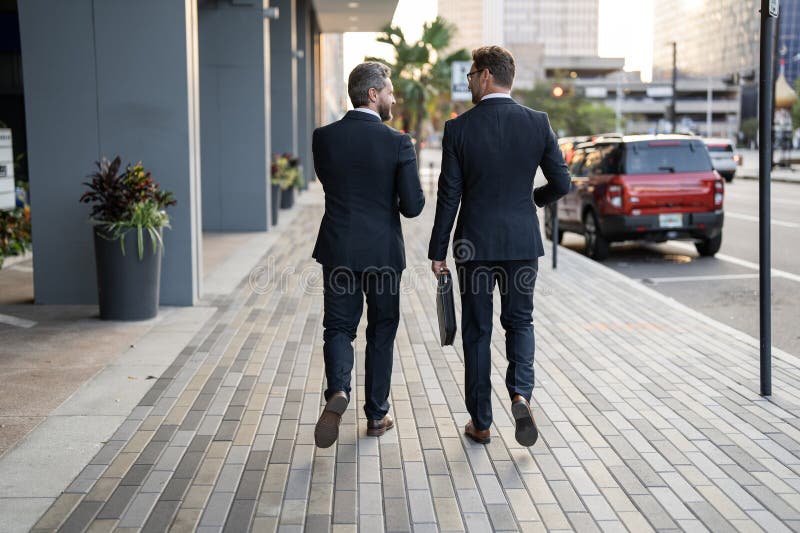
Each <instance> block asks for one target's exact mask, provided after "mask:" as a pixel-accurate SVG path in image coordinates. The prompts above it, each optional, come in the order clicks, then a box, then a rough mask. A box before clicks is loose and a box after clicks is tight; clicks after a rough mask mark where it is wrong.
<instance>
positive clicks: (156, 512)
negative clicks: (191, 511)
mask: <svg viewBox="0 0 800 533" xmlns="http://www.w3.org/2000/svg"><path fill="white" fill-rule="evenodd" d="M179 505H180V502H178V501H159V502H157V503H156V506H155V507H154V508H153V512H152V513H150V516H149V518H148V519H147V522H145V524H144V527H143V528H142V533H157V532H159V531H167V529H169V526H170V524H171V523H172V519H173V517H174V516H175V513H176V512H177V511H178V506H179Z"/></svg>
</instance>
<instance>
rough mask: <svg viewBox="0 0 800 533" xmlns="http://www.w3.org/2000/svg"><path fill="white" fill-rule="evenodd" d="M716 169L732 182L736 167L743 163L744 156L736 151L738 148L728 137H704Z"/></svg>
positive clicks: (726, 179)
mask: <svg viewBox="0 0 800 533" xmlns="http://www.w3.org/2000/svg"><path fill="white" fill-rule="evenodd" d="M703 143H705V145H706V148H707V149H708V155H710V156H711V162H712V163H713V164H714V170H716V171H717V172H719V175H720V176H722V177H723V178H724V179H725V181H727V182H728V183H730V182H731V181H733V177H734V176H735V175H736V167H738V166H739V165H741V164H742V156H741V155H739V154H738V153H736V148H735V147H734V145H733V143H732V142H731V141H730V140H728V139H722V138H706V139H703Z"/></svg>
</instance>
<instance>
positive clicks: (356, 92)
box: [347, 61, 392, 107]
mask: <svg viewBox="0 0 800 533" xmlns="http://www.w3.org/2000/svg"><path fill="white" fill-rule="evenodd" d="M391 74H392V71H391V70H390V69H389V67H387V66H386V65H384V64H383V63H375V62H373V61H368V62H367V63H361V64H360V65H358V66H357V67H356V68H354V69H353V71H352V72H351V73H350V76H349V77H348V78H347V94H348V95H350V101H351V102H353V107H361V106H364V105H367V104H369V90H370V89H372V88H374V89H377V90H378V91H380V90H381V89H383V88H384V86H385V85H386V79H387V78H388V77H389V76H391Z"/></svg>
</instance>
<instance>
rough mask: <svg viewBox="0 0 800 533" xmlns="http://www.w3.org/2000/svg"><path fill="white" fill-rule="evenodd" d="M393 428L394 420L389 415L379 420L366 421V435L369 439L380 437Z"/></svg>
mask: <svg viewBox="0 0 800 533" xmlns="http://www.w3.org/2000/svg"><path fill="white" fill-rule="evenodd" d="M393 427H394V420H392V417H391V416H389V415H386V416H384V417H383V418H381V419H380V420H367V435H369V436H370V437H380V436H381V435H383V434H384V433H386V432H387V431H389V430H390V429H392V428H393Z"/></svg>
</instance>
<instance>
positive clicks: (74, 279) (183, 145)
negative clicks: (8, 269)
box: [18, 0, 202, 305]
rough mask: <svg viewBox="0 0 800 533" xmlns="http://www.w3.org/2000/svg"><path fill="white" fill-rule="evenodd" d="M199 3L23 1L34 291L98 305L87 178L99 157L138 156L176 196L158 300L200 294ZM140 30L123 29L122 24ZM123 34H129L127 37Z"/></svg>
mask: <svg viewBox="0 0 800 533" xmlns="http://www.w3.org/2000/svg"><path fill="white" fill-rule="evenodd" d="M196 5H197V4H196V0H137V1H136V2H130V1H127V0H73V1H70V2H63V1H62V0H25V1H24V2H18V6H19V18H20V30H21V38H22V61H23V75H24V82H25V83H24V86H25V111H26V122H27V131H28V155H29V174H30V186H31V203H32V209H33V213H34V215H33V250H34V293H35V300H36V302H37V303H42V304H92V303H96V302H97V286H96V277H95V266H94V251H93V241H92V229H91V226H90V225H89V224H88V223H87V219H88V215H89V207H88V206H86V205H85V204H80V203H78V198H79V197H80V195H81V193H82V192H83V191H84V190H85V187H84V186H83V185H82V182H84V181H86V175H87V174H89V173H90V172H92V170H93V162H94V161H96V160H97V159H99V158H100V157H102V156H106V157H108V158H113V157H114V156H116V155H120V156H121V157H122V159H123V161H124V162H126V163H136V162H138V161H142V163H143V164H144V166H145V168H147V169H148V170H150V171H152V174H153V178H154V179H155V180H156V181H157V182H158V183H159V184H160V185H161V186H162V188H163V189H165V190H169V191H172V192H173V193H174V194H175V198H176V199H177V201H178V204H177V205H176V206H173V207H170V208H169V210H168V213H169V215H170V221H171V225H172V229H171V230H165V232H164V243H165V253H164V259H163V264H162V272H161V303H162V304H167V305H193V304H194V303H195V302H196V301H197V299H198V297H199V293H200V280H201V279H202V274H201V265H202V261H201V241H200V228H201V226H202V224H201V213H200V206H199V202H200V198H199V197H200V191H199V187H200V153H199V144H200V139H199V123H198V122H199V105H198V83H197V81H198V58H197V8H196ZM123 27H124V28H135V29H136V31H133V32H127V33H124V32H123V33H124V36H123V33H121V32H122V28H123ZM123 37H124V38H123Z"/></svg>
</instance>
